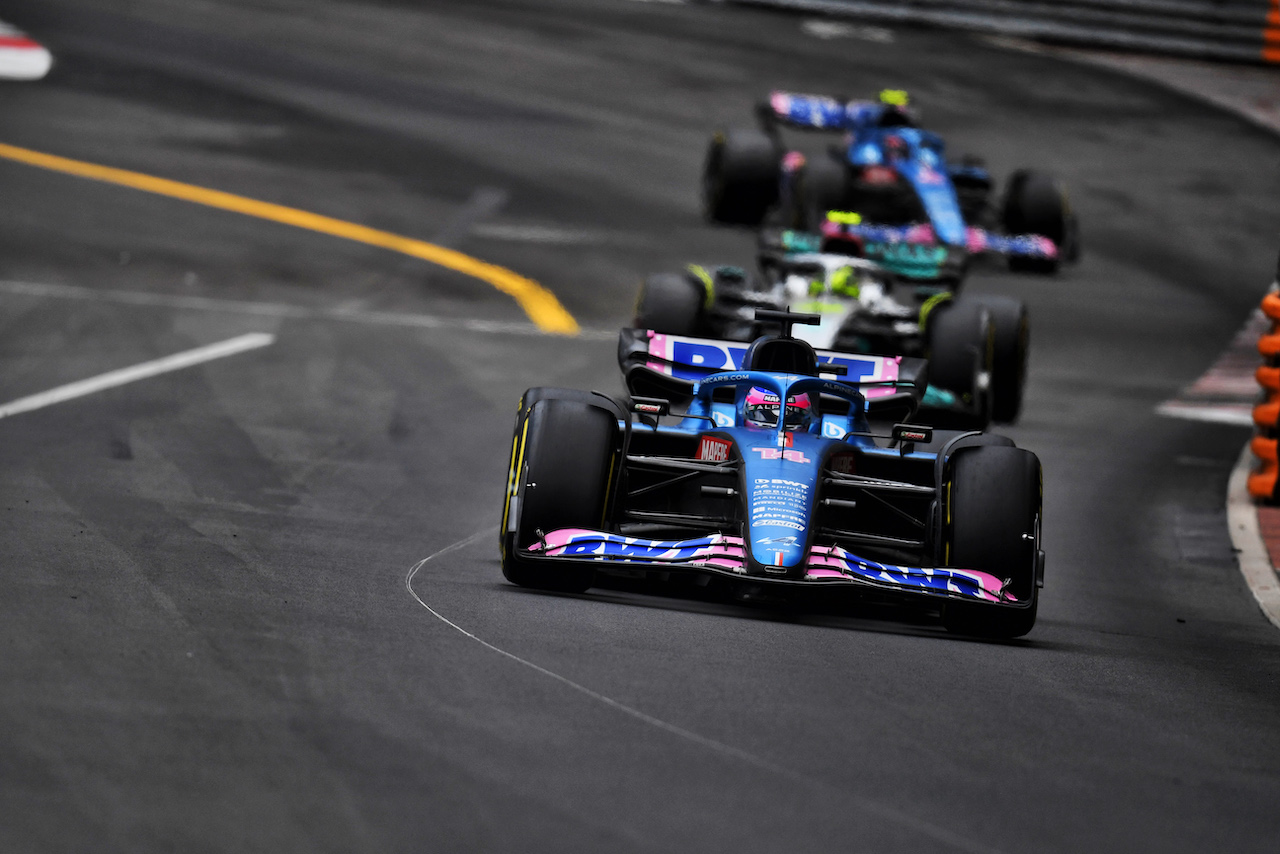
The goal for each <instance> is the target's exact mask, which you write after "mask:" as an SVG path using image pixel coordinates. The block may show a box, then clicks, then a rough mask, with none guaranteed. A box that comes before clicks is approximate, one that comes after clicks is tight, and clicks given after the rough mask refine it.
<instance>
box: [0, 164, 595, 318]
mask: <svg viewBox="0 0 1280 854" xmlns="http://www.w3.org/2000/svg"><path fill="white" fill-rule="evenodd" d="M0 158H4V159H6V160H12V161H14V162H17V163H23V164H26V165H28V166H35V167H37V168H40V169H47V170H49V171H52V172H61V173H63V174H67V175H75V176H77V177H80V178H88V179H90V180H94V181H102V182H105V183H108V184H117V185H119V186H122V187H129V188H131V189H135V190H142V191H143V192H147V193H154V194H156V195H160V196H168V197H170V198H175V199H181V200H183V201H187V202H193V203H195V204H199V205H205V206H206V207H212V208H219V209H221V210H226V211H231V212H233V213H239V214H244V215H245V216H252V217H257V218H258V219H265V220H270V221H272V222H278V223H282V224H284V225H292V226H294V227H296V228H302V229H306V230H308V231H315V232H318V233H320V234H328V235H331V236H333V237H341V238H343V239H345V240H352V241H355V242H357V243H364V244H367V245H369V246H376V247H378V248H381V249H389V250H391V251H392V252H399V253H400V254H402V255H408V256H410V257H413V258H420V259H421V260H423V261H427V262H429V263H432V264H435V265H437V266H439V267H445V268H447V269H450V270H454V271H455V272H458V273H462V274H463V275H466V276H470V277H472V278H474V279H479V280H480V281H483V282H487V283H489V284H490V285H492V286H493V287H495V288H497V289H498V290H499V291H502V292H503V293H504V294H507V295H508V296H510V297H512V298H513V299H515V301H516V302H517V303H518V304H519V305H520V307H521V308H522V309H523V310H524V312H525V314H527V315H528V316H529V319H530V320H532V321H533V322H534V324H536V325H537V327H538V328H539V329H541V330H542V331H543V332H550V333H555V334H559V335H576V334H577V332H578V322H577V321H576V320H574V318H573V315H571V314H569V312H568V311H567V310H566V309H565V307H564V306H563V305H561V304H560V301H559V300H558V299H557V298H556V296H555V294H553V293H552V292H551V291H549V290H547V289H546V288H544V287H543V286H542V285H540V284H538V283H537V282H535V281H534V280H533V279H529V278H526V277H524V276H521V275H520V274H519V273H516V272H513V271H511V270H508V269H506V268H505V267H499V266H498V265H496V264H490V263H488V262H487V261H481V260H480V259H478V258H472V257H471V256H469V255H464V254H463V253H461V252H458V251H457V250H455V249H449V248H447V247H444V246H437V245H435V244H433V243H427V242H426V241H423V240H416V239H414V238H412V237H405V236H403V235H399V234H393V233H391V232H389V231H381V230H379V229H376V228H370V227H368V226H365V225H359V224H358V223H354V222H346V221H345V220H340V219H334V218H332V217H327V216H324V215H322V214H317V213H311V212H309V211H304V210H299V209H298V208H290V207H285V206H284V205H277V204H274V203H272V202H262V201H258V200H256V199H250V198H246V197H245V196H237V195H234V194H232V193H226V192H223V191H221V190H211V189H208V188H206V187H198V186H196V185H194V184H184V183H182V182H180V181H172V180H169V179H168V178H157V177H155V176H153V175H145V174H143V173H141V172H131V171H128V170H126V169H117V168H115V167H111V166H101V165H98V164H96V163H87V162H85V161H82V160H72V159H70V158H67V157H60V156H58V155H54V154H46V153H44V152H40V151H33V150H31V149H29V148H19V147H17V146H14V145H8V144H5V143H0Z"/></svg>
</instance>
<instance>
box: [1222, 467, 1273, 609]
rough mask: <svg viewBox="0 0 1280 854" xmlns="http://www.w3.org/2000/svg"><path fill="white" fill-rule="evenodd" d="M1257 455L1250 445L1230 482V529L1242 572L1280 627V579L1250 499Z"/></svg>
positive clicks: (1228, 493) (1255, 509)
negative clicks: (1273, 565) (1251, 476)
mask: <svg viewBox="0 0 1280 854" xmlns="http://www.w3.org/2000/svg"><path fill="white" fill-rule="evenodd" d="M1252 466H1253V452H1252V451H1251V450H1250V449H1249V446H1248V445H1247V444H1246V445H1245V446H1244V450H1243V451H1241V452H1240V459H1238V460H1237V461H1236V466H1235V468H1234V469H1232V471H1231V480H1230V481H1228V483H1227V527H1228V529H1230V531H1231V544H1232V545H1234V546H1235V547H1236V552H1237V554H1236V559H1237V561H1238V562H1239V564H1240V573H1241V574H1242V575H1243V576H1244V580H1245V583H1246V584H1248V585H1249V590H1251V591H1252V592H1253V598H1254V599H1255V600H1257V602H1258V607H1259V608H1261V609H1262V613H1263V614H1265V615H1266V617H1267V619H1268V620H1270V621H1271V624H1272V625H1274V626H1275V627H1276V628H1280V577H1278V576H1277V575H1276V571H1275V569H1274V568H1273V567H1272V566H1271V556H1270V555H1268V554H1267V547H1266V544H1265V543H1264V542H1263V540H1262V533H1261V531H1260V530H1259V528H1258V508H1257V507H1256V506H1254V503H1253V499H1252V498H1250V497H1249V469H1250V468H1252Z"/></svg>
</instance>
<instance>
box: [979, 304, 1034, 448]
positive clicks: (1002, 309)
mask: <svg viewBox="0 0 1280 854" xmlns="http://www.w3.org/2000/svg"><path fill="white" fill-rule="evenodd" d="M975 298H976V299H978V300H979V301H980V302H981V303H982V304H983V305H985V306H986V307H987V310H988V311H989V312H990V314H991V325H992V327H993V335H994V348H993V355H992V360H991V361H992V364H991V419H992V420H993V421H998V422H1000V423H1002V424H1012V423H1013V422H1014V421H1017V420H1018V413H1019V412H1021V411H1022V393H1023V389H1024V388H1025V387H1026V383H1027V354H1028V353H1029V352H1030V349H1031V321H1030V319H1029V318H1028V316H1027V306H1026V304H1025V303H1023V302H1022V301H1021V300H1016V299H1013V298H1011V297H1000V296H982V297H975Z"/></svg>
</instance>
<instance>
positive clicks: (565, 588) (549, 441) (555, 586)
mask: <svg viewBox="0 0 1280 854" xmlns="http://www.w3.org/2000/svg"><path fill="white" fill-rule="evenodd" d="M617 429H618V428H617V423H616V421H615V419H614V417H613V416H611V415H610V414H609V412H607V411H606V410H604V409H601V408H599V407H596V406H592V405H590V404H587V403H583V402H581V401H576V400H561V399H556V398H543V399H541V400H537V401H535V402H534V403H533V404H531V405H530V407H529V409H528V411H527V412H526V413H525V414H524V416H523V417H522V418H521V419H520V420H519V421H518V422H517V425H516V434H515V437H514V440H513V442H512V458H511V463H510V469H511V471H512V472H513V477H512V482H511V484H509V487H508V494H507V502H506V505H505V506H504V512H503V533H502V574H503V575H504V576H505V577H506V579H507V580H508V581H510V582H512V583H513V584H518V585H520V586H521V587H534V588H539V589H542V590H556V591H562V592H582V591H584V590H586V589H587V588H589V587H590V586H591V584H592V582H593V580H594V578H595V568H594V567H591V566H589V565H583V564H575V563H570V562H563V563H561V562H556V561H553V560H544V559H537V558H527V557H522V556H521V555H520V549H521V548H527V547H528V546H530V545H532V544H534V543H536V542H537V541H538V538H539V535H538V533H537V532H538V531H542V532H543V533H550V532H551V531H555V530H559V529H562V528H592V529H599V528H600V526H601V525H602V524H603V522H604V514H605V509H606V503H607V501H608V497H609V496H608V490H609V485H610V482H611V479H612V477H613V474H614V471H613V469H614V463H615V440H616V436H617Z"/></svg>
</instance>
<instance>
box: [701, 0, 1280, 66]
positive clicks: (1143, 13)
mask: <svg viewBox="0 0 1280 854" xmlns="http://www.w3.org/2000/svg"><path fill="white" fill-rule="evenodd" d="M721 2H725V3H729V4H732V5H739V6H772V7H777V8H782V9H791V10H794V11H797V12H805V13H809V14H821V15H831V16H834V17H843V18H856V19H859V20H864V21H873V22H876V23H883V24H904V25H910V24H914V25H920V26H933V27H946V28H950V29H958V30H968V31H971V32H980V33H987V34H991V35H1002V36H1010V37H1015V38H1024V39H1034V40H1037V41H1042V42H1047V43H1051V44H1062V45H1073V46H1077V47H1093V48H1101V49H1104V50H1123V51H1138V52H1143V53H1155V54H1165V55H1170V56H1180V57H1184V58H1190V59H1207V60H1214V61H1219V62H1244V63H1253V64H1280V0H721Z"/></svg>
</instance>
